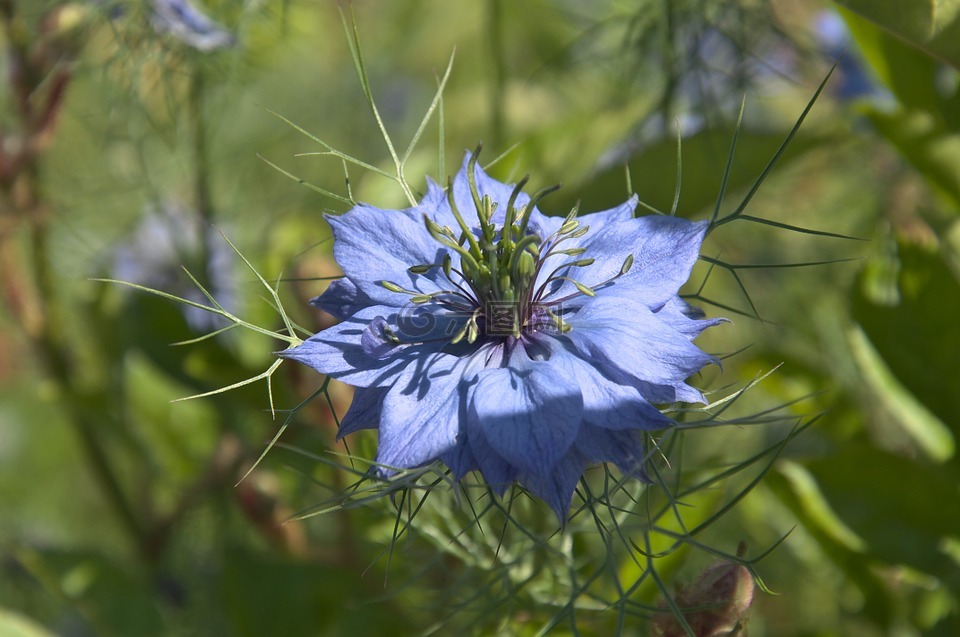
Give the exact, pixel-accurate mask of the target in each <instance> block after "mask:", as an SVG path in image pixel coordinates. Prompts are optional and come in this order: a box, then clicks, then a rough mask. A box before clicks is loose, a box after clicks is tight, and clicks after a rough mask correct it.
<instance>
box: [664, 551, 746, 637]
mask: <svg viewBox="0 0 960 637" xmlns="http://www.w3.org/2000/svg"><path fill="white" fill-rule="evenodd" d="M738 553H739V552H738ZM753 590H754V584H753V576H752V575H750V571H748V570H747V569H746V568H744V567H743V566H741V565H739V564H736V563H734V562H727V561H721V562H714V563H713V564H710V565H709V566H707V567H706V568H705V569H703V571H702V572H701V573H700V576H699V577H698V578H697V581H696V582H695V583H694V584H692V585H691V586H689V587H686V588H682V589H680V590H679V591H678V592H677V595H676V598H675V601H676V604H677V606H678V607H679V608H680V610H681V611H682V612H683V617H684V619H685V620H686V621H687V624H688V625H689V626H690V628H691V629H692V630H693V634H694V635H696V636H697V637H746V634H747V628H746V621H747V612H748V611H749V610H750V605H751V604H752V603H753ZM660 608H662V609H664V612H663V614H660V615H658V616H657V618H656V619H655V620H654V623H653V634H654V635H657V636H658V637H686V635H687V633H686V631H684V629H683V626H682V624H681V623H680V621H679V620H678V619H677V618H676V617H675V616H674V615H673V614H672V613H671V612H670V611H669V610H668V608H667V605H666V604H665V603H664V602H661V603H660Z"/></svg>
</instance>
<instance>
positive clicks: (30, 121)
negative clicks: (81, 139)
mask: <svg viewBox="0 0 960 637" xmlns="http://www.w3.org/2000/svg"><path fill="white" fill-rule="evenodd" d="M21 6H22V4H20V3H17V2H15V1H14V0H0V29H2V35H0V37H2V40H3V44H4V45H5V48H6V52H5V55H6V61H7V68H8V69H9V72H8V75H7V77H6V78H5V81H6V82H7V84H8V87H9V88H8V90H7V93H8V95H9V98H10V99H9V102H8V104H7V110H8V111H9V113H8V115H7V118H6V121H5V122H3V123H2V124H0V295H2V298H3V301H4V305H5V307H6V309H7V313H8V314H9V316H10V318H11V319H12V321H13V323H14V324H15V325H16V326H17V327H18V328H19V329H20V330H21V331H22V333H23V334H24V335H25V337H26V339H27V341H28V343H29V346H30V347H31V349H32V351H33V352H34V353H35V355H36V359H37V360H38V361H39V363H40V365H41V367H42V372H43V373H44V374H45V375H46V376H47V378H48V379H49V380H50V381H52V383H53V385H54V387H55V388H56V395H57V398H58V402H59V404H60V406H61V408H62V409H63V410H64V413H65V415H66V417H67V419H68V421H69V422H70V424H71V426H72V427H73V428H74V430H75V431H76V434H77V436H78V439H79V441H80V444H81V447H82V451H83V455H84V459H85V462H86V463H87V465H88V466H89V467H90V470H91V471H92V473H93V475H94V476H95V479H96V481H97V484H98V485H99V487H100V489H101V491H102V493H103V495H104V497H105V499H106V501H107V502H108V503H109V505H110V507H111V508H112V509H113V510H114V511H115V513H116V515H117V519H118V520H119V522H120V523H121V524H122V526H123V529H124V531H125V533H126V535H127V536H128V537H129V538H130V540H131V542H132V544H133V545H134V546H135V547H136V550H137V553H138V554H139V555H140V556H141V558H142V559H144V561H145V562H146V563H148V564H153V563H156V562H157V560H159V559H160V557H161V556H162V554H163V552H164V550H165V548H166V546H167V545H168V543H169V540H170V538H171V536H172V534H173V533H174V531H175V529H176V527H177V522H178V521H179V520H180V519H181V518H182V517H183V516H184V515H185V514H186V513H187V512H188V511H189V510H190V509H191V508H192V507H194V506H196V505H197V504H199V503H201V502H202V501H203V500H204V499H205V497H206V496H207V494H209V493H212V492H214V491H217V490H220V489H223V488H232V485H233V483H234V482H235V481H236V479H237V477H238V476H239V475H241V474H242V472H241V470H240V468H241V466H242V465H244V463H247V464H248V463H249V462H250V452H249V449H248V448H247V446H246V445H245V444H242V443H241V442H240V440H239V438H237V437H236V436H235V435H232V434H229V433H225V434H224V435H222V436H221V437H220V439H219V441H218V443H217V444H216V445H215V447H214V448H213V449H212V450H211V451H210V454H209V457H208V458H207V462H206V467H205V468H204V469H202V470H201V471H200V473H199V475H198V477H197V479H196V481H195V482H194V484H192V485H189V486H188V487H187V488H185V489H184V490H183V492H182V493H181V495H180V496H179V498H178V500H177V501H176V502H175V503H173V504H172V505H171V506H170V507H168V510H166V511H161V510H158V506H157V505H156V503H155V501H154V500H155V498H154V494H153V493H152V490H151V489H146V490H145V491H144V492H142V493H141V492H140V491H138V493H137V494H136V497H134V496H132V495H131V494H130V493H128V489H125V487H124V481H123V480H121V478H120V476H119V474H118V472H117V468H116V464H115V462H114V459H113V458H111V454H110V453H109V451H108V445H107V444H105V443H106V440H105V436H106V435H107V433H108V430H107V429H106V428H105V427H104V423H105V421H106V420H108V419H109V416H108V409H109V406H110V405H111V404H112V402H111V401H116V400H117V398H116V396H114V394H113V392H112V390H113V388H112V386H111V385H110V384H109V383H91V382H89V381H88V379H87V376H88V375H86V374H84V373H83V369H81V364H80V363H79V362H78V360H77V358H78V357H77V356H76V351H75V348H74V347H73V345H72V344H71V342H70V341H69V339H68V338H67V337H66V335H67V334H68V333H69V332H68V330H67V329H66V327H67V325H66V323H65V321H64V318H65V316H66V313H65V311H64V303H65V300H64V298H63V295H62V294H60V293H59V292H58V289H57V283H56V280H55V275H54V271H53V266H52V261H51V256H52V254H51V245H50V235H51V227H52V225H53V223H54V222H55V221H56V217H57V211H56V210H54V209H53V208H52V206H51V205H50V204H49V203H48V201H46V200H45V196H44V195H45V193H44V179H43V177H44V175H43V168H44V161H43V160H44V154H45V153H46V152H47V151H48V150H49V149H50V148H51V146H52V143H53V140H54V139H55V137H56V134H57V123H58V120H59V118H60V115H61V113H62V111H63V107H64V103H65V99H66V95H67V90H68V88H69V86H70V82H71V79H72V78H73V71H74V68H75V66H76V65H77V63H78V60H79V56H80V54H81V51H82V47H83V43H84V38H85V35H86V33H85V32H86V30H87V29H88V28H89V27H91V26H93V24H94V21H95V20H97V18H98V17H99V15H98V13H97V10H96V9H95V8H93V7H91V6H89V5H83V4H80V3H64V4H61V5H59V6H55V7H54V8H52V9H51V10H49V11H48V12H47V13H45V14H44V15H43V16H42V18H41V19H40V20H39V21H38V24H36V25H33V24H29V23H28V22H27V20H26V19H25V16H24V13H23V11H21V10H20V7H21ZM189 100H190V102H189V107H190V108H189V113H190V115H191V117H193V118H194V121H193V122H192V132H193V135H194V140H193V143H194V158H195V162H196V166H194V195H195V197H196V199H197V201H196V202H195V204H196V209H197V210H198V215H197V216H198V219H197V223H198V224H199V225H201V226H202V227H203V228H204V229H206V228H207V227H209V225H210V224H211V223H212V217H213V212H212V211H213V204H212V203H211V197H210V189H209V185H208V180H209V175H208V171H207V168H206V145H205V131H204V122H203V119H202V108H201V101H202V73H201V71H200V70H199V69H194V72H193V75H192V85H191V91H190V96H189ZM206 234H207V233H206V232H202V233H201V236H205V235H206ZM204 249H208V246H204ZM201 261H204V260H201ZM199 274H200V276H201V280H203V279H205V278H206V274H207V273H206V272H201V273H199ZM140 460H144V461H145V459H144V458H141V459H140ZM142 466H147V464H146V463H144V464H143V465H142ZM232 495H233V497H234V498H235V499H236V501H237V503H238V505H239V507H240V509H241V510H242V511H243V512H244V514H245V515H246V516H247V517H248V519H249V520H250V521H251V525H252V526H253V527H254V528H257V529H259V530H261V532H262V533H263V534H264V535H265V536H266V537H267V538H268V539H269V540H271V541H272V542H273V543H274V544H278V545H279V546H280V548H281V549H282V550H285V551H287V552H290V553H294V554H298V553H301V552H303V551H304V550H305V545H304V542H303V540H302V538H301V537H300V535H299V534H298V532H299V529H297V528H294V527H297V523H292V524H289V525H287V526H286V527H285V531H284V532H283V533H279V532H278V531H277V529H278V528H280V525H281V524H282V523H283V522H285V517H287V514H288V513H289V512H286V513H284V511H282V510H281V509H280V507H277V506H275V505H273V504H272V503H271V501H272V500H273V495H271V494H269V493H267V492H264V491H262V490H259V489H258V488H257V487H256V486H255V485H248V486H247V487H246V488H245V489H242V490H239V491H236V492H234V493H232ZM251 503H252V504H251ZM254 505H255V506H254ZM254 509H255V510H254ZM268 514H270V515H271V516H272V517H271V519H269V520H268V519H266V518H265V516H267V515H268Z"/></svg>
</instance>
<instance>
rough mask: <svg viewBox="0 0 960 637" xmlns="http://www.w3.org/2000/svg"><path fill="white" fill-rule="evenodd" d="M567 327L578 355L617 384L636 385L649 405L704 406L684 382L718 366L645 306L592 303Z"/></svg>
mask: <svg viewBox="0 0 960 637" xmlns="http://www.w3.org/2000/svg"><path fill="white" fill-rule="evenodd" d="M566 320H567V323H568V324H569V325H570V327H571V328H572V329H571V330H570V332H568V333H567V334H566V335H565V338H567V339H569V340H570V342H571V343H572V344H573V346H574V347H575V348H576V350H577V351H578V352H579V354H580V355H581V356H582V357H584V358H585V359H587V360H588V361H590V362H591V363H593V364H594V365H595V366H597V367H598V368H599V369H600V370H601V371H602V372H603V373H604V374H606V375H607V376H610V377H611V378H614V379H615V380H617V381H618V382H621V383H624V382H627V381H626V380H625V379H629V382H630V384H634V385H635V386H637V387H638V388H639V389H640V390H641V392H643V394H644V396H645V397H646V398H647V399H648V400H649V401H651V402H658V403H659V402H673V401H678V400H679V401H684V402H700V401H702V400H703V396H702V394H700V393H699V392H697V391H696V390H693V389H692V388H691V387H689V386H688V385H687V384H686V383H685V382H684V381H685V379H687V378H689V377H690V376H692V375H693V374H695V373H696V372H698V371H700V369H702V368H703V367H704V366H705V365H707V364H709V363H713V362H716V361H715V359H714V358H713V357H712V356H710V355H708V354H706V353H704V352H703V351H701V350H700V349H699V348H698V347H697V346H696V345H694V344H693V343H691V342H690V340H689V339H688V338H687V337H686V336H685V335H684V334H683V333H681V332H679V331H677V330H676V329H674V328H673V327H671V326H670V325H668V324H667V323H665V322H664V321H662V320H660V319H659V318H657V316H656V315H655V314H654V313H653V312H651V311H650V310H649V309H648V308H647V307H646V305H645V304H644V303H642V302H640V301H636V300H632V299H627V298H623V297H600V296H597V297H596V298H593V299H591V301H590V303H587V304H585V305H584V306H583V307H582V308H580V309H579V310H578V311H577V312H576V313H575V314H573V315H571V316H569V317H568V318H567V319H566Z"/></svg>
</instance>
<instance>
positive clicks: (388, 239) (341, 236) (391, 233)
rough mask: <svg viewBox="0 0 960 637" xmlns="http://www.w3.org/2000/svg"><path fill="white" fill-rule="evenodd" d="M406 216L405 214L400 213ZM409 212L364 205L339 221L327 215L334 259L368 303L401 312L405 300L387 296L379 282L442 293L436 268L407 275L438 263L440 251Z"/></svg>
mask: <svg viewBox="0 0 960 637" xmlns="http://www.w3.org/2000/svg"><path fill="white" fill-rule="evenodd" d="M404 213H407V214H404ZM415 217H416V215H415V214H414V213H413V212H411V211H399V210H380V209H378V208H373V207H371V206H367V205H365V204H360V205H358V206H356V207H354V208H353V209H352V210H350V211H349V212H347V213H345V214H343V215H340V216H329V215H328V216H327V217H326V219H327V222H328V223H329V224H330V227H331V229H332V230H333V236H334V244H333V255H334V257H335V258H336V260H337V263H338V264H339V265H340V268H341V269H342V270H343V273H344V274H345V275H346V276H347V277H349V279H350V280H351V281H352V282H353V284H354V285H355V286H356V287H357V288H358V289H359V291H360V292H362V293H363V294H364V295H366V296H367V297H368V298H370V299H371V300H372V301H374V302H376V303H378V304H381V305H389V306H392V307H400V306H402V305H404V304H405V303H407V302H408V301H409V295H407V294H403V293H398V292H391V291H390V290H387V289H386V288H384V287H383V285H382V282H383V281H390V282H392V283H396V284H397V285H399V286H401V287H403V288H407V289H410V290H414V291H417V292H420V293H422V294H429V293H431V292H436V291H437V290H440V289H442V288H441V287H440V286H439V285H438V283H437V282H438V281H439V280H441V278H442V276H443V275H442V273H441V272H440V268H434V269H433V270H431V271H430V272H428V273H427V274H424V275H418V274H411V273H410V272H409V271H408V268H410V266H413V265H422V264H430V263H439V262H440V261H441V259H442V255H443V254H444V252H445V251H444V250H443V249H442V246H440V244H439V243H437V242H436V241H434V240H433V238H432V237H431V236H430V234H429V233H428V232H427V229H426V227H425V226H424V222H423V219H422V218H415Z"/></svg>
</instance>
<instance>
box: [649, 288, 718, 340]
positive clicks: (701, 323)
mask: <svg viewBox="0 0 960 637" xmlns="http://www.w3.org/2000/svg"><path fill="white" fill-rule="evenodd" d="M656 315H657V318H659V319H660V320H661V321H663V322H664V323H666V324H667V325H669V326H670V327H672V328H673V329H675V330H677V331H678V332H681V333H682V334H684V335H685V336H686V337H687V338H689V339H690V340H693V339H695V338H696V337H698V336H700V333H701V332H703V330H705V329H707V328H708V327H713V326H715V325H720V324H722V323H729V322H730V320H729V319H725V318H715V319H704V318H703V317H704V313H703V310H701V309H700V308H698V307H694V306H693V305H690V304H689V303H687V302H686V301H684V300H683V299H681V298H680V297H679V296H675V297H673V298H672V299H670V300H669V301H667V303H666V304H665V305H664V306H663V307H662V308H660V309H659V310H657V311H656Z"/></svg>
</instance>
